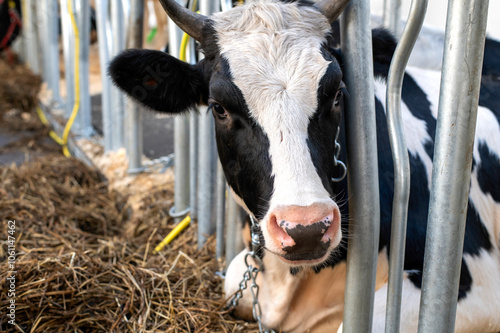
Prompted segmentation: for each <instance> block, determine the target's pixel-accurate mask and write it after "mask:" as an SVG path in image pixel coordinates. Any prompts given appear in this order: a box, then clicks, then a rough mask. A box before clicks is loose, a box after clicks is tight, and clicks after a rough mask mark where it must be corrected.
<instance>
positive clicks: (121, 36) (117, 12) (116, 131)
mask: <svg viewBox="0 0 500 333" xmlns="http://www.w3.org/2000/svg"><path fill="white" fill-rule="evenodd" d="M111 28H112V33H113V44H112V45H113V51H112V53H111V54H112V56H113V57H114V56H116V55H118V54H119V53H120V52H121V51H123V49H124V48H125V23H124V18H123V4H122V0H111ZM106 72H107V71H106ZM111 105H112V110H111V124H112V125H111V126H112V127H111V129H110V132H111V133H112V148H111V149H112V150H117V149H119V148H122V147H124V141H125V138H124V113H125V99H124V96H123V93H122V92H121V91H120V90H119V89H118V88H117V87H115V86H114V85H112V86H111Z"/></svg>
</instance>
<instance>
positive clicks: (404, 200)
mask: <svg viewBox="0 0 500 333" xmlns="http://www.w3.org/2000/svg"><path fill="white" fill-rule="evenodd" d="M427 2H428V0H414V1H412V6H411V9H410V14H409V16H408V23H407V25H406V27H405V29H404V31H403V35H402V36H401V40H400V42H399V44H398V46H397V48H396V51H395V52H394V56H393V58H392V63H391V67H390V68H389V76H388V80H387V96H386V105H387V127H388V130H389V139H390V143H391V150H392V160H393V163H394V198H393V204H392V226H391V243H390V255H389V283H388V289H387V308H386V321H385V332H386V333H398V332H399V326H400V322H401V293H402V290H403V268H404V258H405V245H406V225H407V218H408V199H409V197H410V162H409V158H408V149H407V147H406V142H405V136H404V133H403V121H402V118H401V89H402V86H403V78H404V74H405V68H406V65H407V64H408V59H409V58H410V54H411V51H412V49H413V46H414V45H415V42H416V40H417V37H418V34H419V32H420V29H421V28H422V24H423V22H424V18H425V12H426V10H427Z"/></svg>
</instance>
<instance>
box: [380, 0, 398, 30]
mask: <svg viewBox="0 0 500 333" xmlns="http://www.w3.org/2000/svg"><path fill="white" fill-rule="evenodd" d="M400 17H401V0H385V1H384V17H383V21H384V27H386V28H387V29H389V30H390V31H391V32H392V33H393V34H394V35H395V36H396V37H399V33H400V31H399V21H400Z"/></svg>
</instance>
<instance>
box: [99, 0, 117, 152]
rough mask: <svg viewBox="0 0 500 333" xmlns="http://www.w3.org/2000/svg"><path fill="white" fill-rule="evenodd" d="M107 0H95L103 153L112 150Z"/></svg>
mask: <svg viewBox="0 0 500 333" xmlns="http://www.w3.org/2000/svg"><path fill="white" fill-rule="evenodd" d="M108 9H109V0H96V9H95V11H96V19H97V41H98V43H99V62H100V66H101V80H102V93H101V105H102V131H103V136H104V151H106V152H108V151H110V150H112V149H113V137H112V136H113V134H112V124H113V121H112V115H111V112H112V111H111V110H112V109H111V108H112V104H111V87H112V84H111V79H110V78H109V76H108V69H107V66H108V62H109V59H110V45H109V44H110V43H109V42H108V41H109V39H108V36H109V35H110V30H111V29H110V22H109V20H108V17H109V15H108V14H109V10H108Z"/></svg>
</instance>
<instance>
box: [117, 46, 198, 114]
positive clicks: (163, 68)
mask: <svg viewBox="0 0 500 333" xmlns="http://www.w3.org/2000/svg"><path fill="white" fill-rule="evenodd" d="M202 67H203V66H196V65H190V64H188V63H185V62H183V61H181V60H179V59H176V58H174V57H172V56H170V55H168V54H166V53H164V52H161V51H153V50H135V49H130V50H126V51H124V52H122V53H121V54H119V55H118V56H116V57H115V58H114V59H113V60H112V61H111V63H110V64H109V68H108V71H109V75H110V76H111V78H112V79H113V81H114V83H115V84H116V85H117V86H118V87H119V88H120V89H122V90H123V91H124V92H125V93H127V94H128V95H129V96H130V97H132V98H133V99H134V100H136V101H138V102H139V103H141V104H143V105H144V106H146V107H148V108H151V109H153V110H157V111H162V112H168V113H178V112H182V111H186V110H188V109H189V108H191V107H193V106H194V105H196V104H199V103H201V101H202V100H206V95H207V91H208V89H207V87H206V84H205V83H204V79H203V74H202V72H201V68H202Z"/></svg>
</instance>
